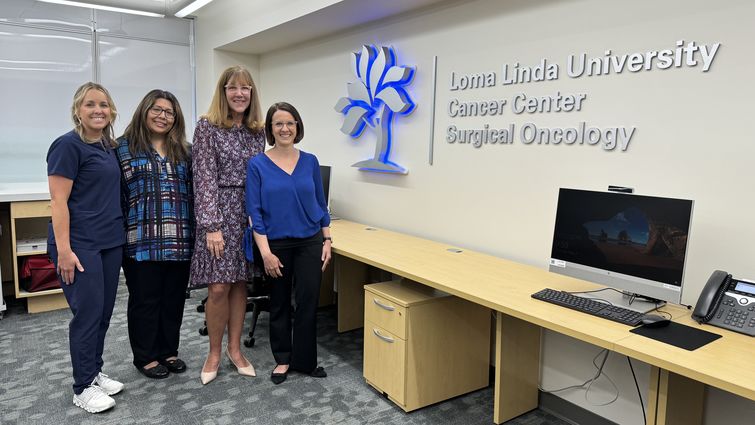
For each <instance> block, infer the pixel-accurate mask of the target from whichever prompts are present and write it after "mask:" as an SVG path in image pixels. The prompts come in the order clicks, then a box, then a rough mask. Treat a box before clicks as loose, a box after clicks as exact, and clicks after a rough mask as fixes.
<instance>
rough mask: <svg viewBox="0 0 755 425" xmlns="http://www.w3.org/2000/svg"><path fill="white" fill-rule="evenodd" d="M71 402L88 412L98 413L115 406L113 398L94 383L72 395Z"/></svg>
mask: <svg viewBox="0 0 755 425" xmlns="http://www.w3.org/2000/svg"><path fill="white" fill-rule="evenodd" d="M73 404H75V405H76V406H79V407H81V408H82V409H84V410H86V411H87V412H89V413H98V412H102V411H104V410H107V409H110V408H111V407H113V406H115V400H113V399H112V398H111V397H110V396H109V395H107V394H105V392H104V391H103V390H102V389H101V388H100V387H98V386H96V385H90V386H88V387H86V389H85V390H84V391H83V392H82V393H81V394H74V395H73Z"/></svg>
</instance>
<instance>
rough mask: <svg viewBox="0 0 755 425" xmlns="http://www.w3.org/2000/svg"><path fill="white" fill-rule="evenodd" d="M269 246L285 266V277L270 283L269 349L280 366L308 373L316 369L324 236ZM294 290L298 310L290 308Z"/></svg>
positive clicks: (276, 241)
mask: <svg viewBox="0 0 755 425" xmlns="http://www.w3.org/2000/svg"><path fill="white" fill-rule="evenodd" d="M269 243H270V250H271V251H272V252H273V254H275V255H276V256H277V257H278V259H279V260H280V262H281V263H282V264H283V269H282V271H283V276H282V277H279V278H275V279H272V280H271V281H270V348H271V349H272V350H273V357H274V358H275V361H276V363H277V364H288V365H290V367H291V369H293V370H297V371H301V372H305V373H309V372H312V371H313V370H314V369H315V368H316V367H317V335H316V333H317V304H318V303H319V298H320V283H321V282H322V271H321V268H322V260H321V258H322V233H321V232H318V233H317V234H315V235H314V236H312V237H310V238H304V239H293V238H291V239H278V240H272V241H269ZM292 290H293V294H294V302H295V304H296V307H295V309H292V307H291V291H292ZM292 310H293V311H292ZM292 319H293V325H292V323H291V320H292Z"/></svg>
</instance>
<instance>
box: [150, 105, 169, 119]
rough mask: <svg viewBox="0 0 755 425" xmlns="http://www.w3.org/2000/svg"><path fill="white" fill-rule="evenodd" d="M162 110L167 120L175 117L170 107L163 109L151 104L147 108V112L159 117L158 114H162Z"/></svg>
mask: <svg viewBox="0 0 755 425" xmlns="http://www.w3.org/2000/svg"><path fill="white" fill-rule="evenodd" d="M163 112H164V113H165V118H167V119H169V120H172V119H174V118H175V117H176V112H175V111H174V110H172V109H163V108H161V107H159V106H153V107H151V108H149V113H151V114H152V115H154V116H156V117H159V116H160V114H162V113H163Z"/></svg>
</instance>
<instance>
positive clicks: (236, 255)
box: [190, 118, 265, 288]
mask: <svg viewBox="0 0 755 425" xmlns="http://www.w3.org/2000/svg"><path fill="white" fill-rule="evenodd" d="M264 150H265V134H264V132H263V131H262V130H260V131H258V132H253V131H251V130H249V129H247V128H245V127H233V128H222V127H217V126H215V125H212V124H210V123H209V122H208V121H207V119H205V118H202V119H201V120H200V121H199V122H198V123H197V128H196V130H195V131H194V145H193V147H192V157H193V163H192V171H193V174H194V213H195V217H196V220H197V223H196V232H197V234H196V238H195V244H194V255H193V257H192V259H191V283H190V285H191V287H192V288H198V287H204V286H207V285H210V284H215V283H233V282H237V281H242V280H247V279H250V278H251V277H252V274H251V265H250V264H249V263H247V261H246V258H245V257H244V251H243V247H242V239H243V235H244V228H245V227H246V224H247V217H246V211H245V208H244V183H245V181H246V165H247V162H248V161H249V159H251V158H252V157H254V156H255V155H258V154H260V153H262V152H264ZM217 230H221V231H222V232H223V239H224V240H225V252H224V254H223V256H222V257H221V258H220V259H216V258H214V257H213V256H212V255H211V254H210V251H209V249H208V248H207V237H206V235H207V233H208V232H214V231H217Z"/></svg>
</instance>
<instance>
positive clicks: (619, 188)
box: [608, 185, 634, 193]
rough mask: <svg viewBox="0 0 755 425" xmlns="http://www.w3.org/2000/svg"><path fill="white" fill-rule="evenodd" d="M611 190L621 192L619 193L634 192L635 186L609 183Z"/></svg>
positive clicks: (609, 189)
mask: <svg viewBox="0 0 755 425" xmlns="http://www.w3.org/2000/svg"><path fill="white" fill-rule="evenodd" d="M608 191H609V192H619V193H634V188H633V187H626V186H614V185H609V186H608Z"/></svg>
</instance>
